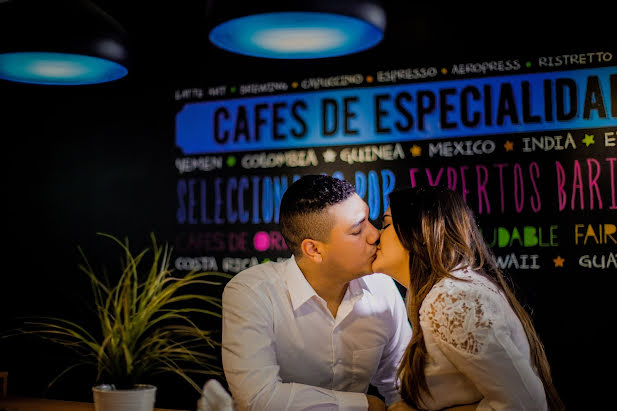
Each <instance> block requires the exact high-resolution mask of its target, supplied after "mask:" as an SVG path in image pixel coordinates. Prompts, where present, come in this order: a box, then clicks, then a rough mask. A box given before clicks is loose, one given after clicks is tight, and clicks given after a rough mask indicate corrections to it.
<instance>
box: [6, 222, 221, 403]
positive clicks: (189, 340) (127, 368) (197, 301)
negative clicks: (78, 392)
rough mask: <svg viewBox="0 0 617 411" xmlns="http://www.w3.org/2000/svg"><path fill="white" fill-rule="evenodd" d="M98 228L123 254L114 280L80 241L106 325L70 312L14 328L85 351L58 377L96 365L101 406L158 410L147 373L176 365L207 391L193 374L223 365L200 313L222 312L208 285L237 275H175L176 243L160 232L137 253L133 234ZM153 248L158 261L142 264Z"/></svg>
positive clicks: (98, 312)
mask: <svg viewBox="0 0 617 411" xmlns="http://www.w3.org/2000/svg"><path fill="white" fill-rule="evenodd" d="M98 234H99V235H101V236H103V237H106V238H108V239H111V240H112V241H114V242H115V243H116V244H117V245H118V246H119V247H120V248H121V250H122V257H123V258H122V259H121V272H120V273H119V279H118V280H117V282H115V283H114V284H112V285H109V284H108V281H107V280H105V279H103V278H101V276H99V275H97V274H96V272H95V270H93V269H92V267H91V266H90V264H89V262H88V260H87V258H86V256H85V254H84V253H83V251H82V250H81V248H79V251H80V253H81V255H82V257H83V261H84V263H83V264H80V265H79V268H80V269H81V271H83V272H84V273H85V274H86V275H87V276H88V277H89V280H90V283H91V286H92V292H93V295H94V306H95V311H96V318H97V328H98V331H96V330H88V327H86V326H83V325H80V324H77V323H75V322H73V321H70V320H67V319H63V318H55V317H41V318H36V319H31V320H28V321H25V322H24V323H23V327H20V328H19V329H18V330H16V332H15V333H12V334H13V335H15V334H22V335H23V334H31V335H36V336H39V337H43V338H45V339H46V340H49V341H51V342H53V343H57V344H61V345H63V346H65V347H68V348H70V349H72V350H73V351H74V352H75V353H76V354H77V355H78V357H79V362H77V363H76V364H73V365H71V366H69V367H67V368H66V369H65V370H64V371H62V373H60V374H59V375H58V376H57V377H56V378H54V380H53V381H52V382H51V383H50V385H52V384H53V383H54V382H55V381H56V380H58V378H60V377H61V376H62V375H64V374H65V373H67V372H69V371H70V370H72V369H73V368H75V367H78V366H82V365H91V366H94V368H95V369H96V384H98V385H95V386H94V387H93V394H94V402H95V408H96V409H97V410H99V411H102V410H111V409H113V410H114V411H121V410H124V409H126V410H129V409H130V410H152V409H153V408H154V400H155V391H156V387H154V386H152V385H147V384H144V381H145V380H147V378H149V377H151V376H154V375H157V374H162V373H174V374H176V375H178V376H179V377H181V378H182V379H184V380H185V381H186V382H187V383H189V384H190V385H191V386H193V387H194V388H195V389H196V390H197V391H198V392H201V387H200V386H199V385H198V384H197V383H196V382H195V380H194V378H193V377H192V375H195V374H207V375H212V376H215V375H221V369H220V367H219V366H218V365H216V364H215V363H216V358H217V357H216V356H215V355H214V354H212V353H210V352H209V351H211V349H213V348H215V346H216V345H217V344H218V343H217V342H216V341H215V340H214V339H213V332H214V331H213V330H209V329H204V328H203V327H202V326H200V325H199V322H200V321H201V320H203V318H201V319H200V317H203V316H206V317H211V316H215V317H220V308H221V301H220V298H219V297H216V296H211V295H208V293H209V292H210V287H212V286H216V285H221V284H222V283H221V281H222V280H227V279H229V278H230V277H231V276H230V275H228V274H225V273H219V272H198V271H191V272H189V273H187V274H185V275H178V276H174V275H173V269H172V268H170V258H171V252H172V250H171V248H170V247H169V246H167V245H164V246H161V245H159V244H158V243H157V241H156V238H155V236H154V235H153V234H152V235H151V239H152V248H151V249H149V248H146V249H144V250H142V251H141V252H140V253H138V254H137V255H135V254H133V253H132V252H131V250H130V249H129V244H128V240H125V241H124V242H123V241H120V240H119V239H118V238H116V237H114V236H112V235H109V234H105V233H98ZM148 254H151V255H150V257H151V264H150V265H149V266H148V267H147V269H146V270H141V268H142V266H143V264H144V259H145V258H146V257H147V256H148ZM204 290H205V291H204ZM135 401H137V402H135ZM122 407H126V408H122Z"/></svg>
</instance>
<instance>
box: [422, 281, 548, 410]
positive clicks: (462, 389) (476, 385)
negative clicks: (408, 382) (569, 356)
mask: <svg viewBox="0 0 617 411" xmlns="http://www.w3.org/2000/svg"><path fill="white" fill-rule="evenodd" d="M452 275H453V276H454V277H457V278H460V279H465V280H468V281H461V280H456V279H449V278H445V279H443V280H441V281H440V282H439V283H437V284H436V285H435V286H434V287H433V288H432V289H431V291H430V292H429V293H428V295H427V296H426V298H425V299H424V301H423V303H422V307H421V308H420V326H421V327H422V331H423V332H424V341H425V343H426V350H427V353H428V360H427V364H426V368H425V375H426V382H427V384H428V387H429V389H430V392H431V394H432V397H431V398H429V397H427V396H423V397H422V399H423V403H424V405H425V408H428V409H431V410H439V409H442V408H444V407H448V406H452V405H456V404H468V403H473V402H477V401H479V404H478V406H477V410H478V411H488V410H500V411H504V410H534V411H535V410H538V411H545V410H546V409H547V404H546V397H545V394H544V387H543V385H542V381H541V380H540V378H539V377H538V375H537V373H536V370H535V367H534V366H533V363H532V359H531V356H530V350H529V343H528V341H527V337H526V335H525V330H524V329H523V325H522V324H521V322H520V320H519V319H518V317H517V316H516V314H515V313H514V311H513V310H512V308H511V307H510V304H509V303H508V301H507V299H506V297H505V296H504V295H503V293H502V292H501V291H500V290H499V289H498V288H497V287H496V286H495V285H494V284H493V283H491V282H490V281H489V280H488V279H487V278H485V277H483V276H482V275H481V274H479V273H476V272H473V271H467V270H457V271H454V272H453V273H452Z"/></svg>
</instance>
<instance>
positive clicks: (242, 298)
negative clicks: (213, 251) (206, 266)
mask: <svg viewBox="0 0 617 411" xmlns="http://www.w3.org/2000/svg"><path fill="white" fill-rule="evenodd" d="M221 351H222V360H223V369H224V371H225V378H226V379H227V383H228V385H229V389H230V391H231V394H232V396H233V398H234V401H235V403H236V407H237V409H238V410H240V411H243V410H304V409H309V408H310V409H311V410H341V411H360V410H362V411H366V410H367V408H368V402H367V399H366V395H364V394H362V393H348V392H341V391H333V390H328V389H325V388H320V387H314V386H309V385H306V384H298V383H283V382H282V380H281V378H280V376H279V369H280V367H279V365H278V363H277V358H276V349H275V342H274V327H273V318H272V307H271V303H269V302H268V300H267V299H266V298H264V297H262V296H260V295H259V294H258V293H256V292H255V291H254V290H253V289H251V288H250V287H248V286H247V285H244V284H241V283H237V282H230V283H228V284H227V286H226V287H225V290H224V291H223V328H222V349H221Z"/></svg>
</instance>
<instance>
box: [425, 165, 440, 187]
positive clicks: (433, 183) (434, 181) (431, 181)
mask: <svg viewBox="0 0 617 411" xmlns="http://www.w3.org/2000/svg"><path fill="white" fill-rule="evenodd" d="M442 174H443V167H442V168H440V169H439V172H438V173H437V177H436V178H435V179H433V175H432V174H431V170H429V169H428V168H427V169H426V177H427V178H428V183H429V185H431V186H436V185H437V184H439V180H441V175H442Z"/></svg>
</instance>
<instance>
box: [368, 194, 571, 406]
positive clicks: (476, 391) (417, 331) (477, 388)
mask: <svg viewBox="0 0 617 411" xmlns="http://www.w3.org/2000/svg"><path fill="white" fill-rule="evenodd" d="M373 270H374V271H375V272H382V273H386V274H388V275H390V276H391V277H393V278H394V279H395V280H396V281H398V282H399V283H401V284H402V285H404V286H405V287H407V290H408V291H407V312H408V315H409V319H410V321H411V325H412V329H413V338H412V340H411V342H410V343H409V346H408V347H407V351H406V352H405V355H404V356H403V359H402V362H401V365H400V367H399V370H398V376H399V378H400V390H401V394H402V397H403V399H404V401H405V403H406V404H403V403H402V402H401V403H397V404H396V405H394V406H391V408H390V409H391V410H393V409H396V410H398V409H416V408H417V409H429V410H439V409H443V408H445V407H451V406H454V405H460V404H471V403H477V409H478V410H505V409H508V410H547V409H548V410H562V409H564V406H563V403H562V402H561V400H560V399H559V396H558V394H557V392H556V390H555V388H554V386H553V384H552V381H551V375H550V370H549V365H548V362H547V359H546V355H545V353H544V348H543V347H542V343H541V342H540V340H539V338H538V335H537V334H536V332H535V330H534V328H533V325H532V322H531V319H530V317H529V315H528V314H527V313H526V312H525V310H524V309H523V307H522V306H521V304H520V303H519V302H518V301H517V300H516V298H515V296H514V294H513V293H512V291H511V290H510V288H509V287H508V285H507V284H506V281H505V279H504V276H503V274H502V273H501V271H500V270H499V268H498V267H497V264H496V262H495V258H494V256H493V255H492V253H491V252H490V250H489V248H488V246H487V245H486V244H485V242H484V241H483V238H482V236H481V234H480V232H479V230H478V227H477V225H476V223H475V220H474V216H473V214H472V212H471V210H470V209H469V208H468V207H467V205H466V204H465V202H464V201H463V199H462V197H461V196H459V195H458V194H457V193H455V192H454V191H451V190H449V189H447V188H444V187H420V188H411V189H403V190H399V191H395V192H393V193H391V194H390V207H389V208H388V210H386V212H385V214H384V221H383V227H382V229H381V239H380V243H379V246H378V251H377V257H376V259H375V261H374V262H373ZM407 404H408V405H409V406H411V407H414V408H409V407H408V406H407Z"/></svg>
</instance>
